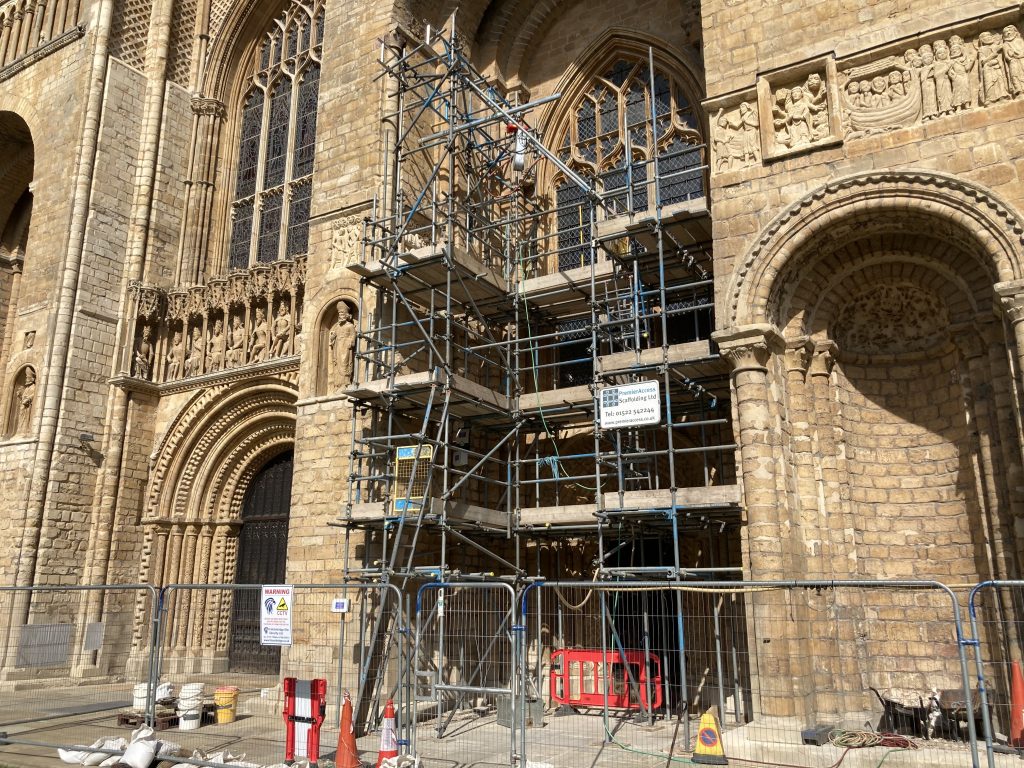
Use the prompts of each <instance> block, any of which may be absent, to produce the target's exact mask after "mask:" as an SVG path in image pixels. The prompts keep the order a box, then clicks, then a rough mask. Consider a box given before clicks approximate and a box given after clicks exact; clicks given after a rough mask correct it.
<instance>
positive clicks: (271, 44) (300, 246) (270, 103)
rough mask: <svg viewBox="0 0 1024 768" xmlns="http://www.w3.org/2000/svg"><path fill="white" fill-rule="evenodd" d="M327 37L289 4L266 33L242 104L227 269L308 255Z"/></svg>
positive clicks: (308, 12) (319, 11) (318, 7)
mask: <svg viewBox="0 0 1024 768" xmlns="http://www.w3.org/2000/svg"><path fill="white" fill-rule="evenodd" d="M323 32H324V9H323V4H322V3H321V2H313V3H312V4H310V5H307V4H304V3H301V2H294V3H292V4H291V5H290V6H289V8H288V9H287V10H286V11H285V12H284V14H282V15H281V17H279V18H278V19H275V20H274V22H273V23H272V24H271V26H270V28H269V29H268V30H267V32H266V33H265V35H264V37H263V40H262V43H261V45H260V48H259V52H258V55H257V57H256V61H255V63H254V67H253V68H254V70H255V71H254V72H253V74H252V76H251V78H250V80H249V83H248V89H247V90H246V92H245V96H244V98H243V100H242V108H241V116H240V117H241V119H240V121H239V123H240V131H239V142H238V164H237V168H236V172H235V178H234V193H233V196H232V203H231V239H230V246H229V248H228V267H229V269H246V268H248V267H249V266H251V265H253V264H256V263H265V262H271V261H276V260H278V259H285V258H286V259H292V258H295V257H296V256H301V255H303V254H305V253H306V249H307V245H308V240H309V212H310V201H311V199H312V177H313V155H314V150H315V146H316V113H317V99H318V97H319V92H320V59H321V53H322V42H323Z"/></svg>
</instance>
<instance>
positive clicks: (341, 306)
mask: <svg viewBox="0 0 1024 768" xmlns="http://www.w3.org/2000/svg"><path fill="white" fill-rule="evenodd" d="M337 310H338V319H337V320H336V321H335V323H334V327H333V328H331V332H330V334H329V336H328V347H329V348H330V350H331V355H330V359H331V363H332V366H331V367H332V369H333V370H332V373H331V383H332V388H333V389H335V390H338V389H341V388H342V387H346V386H348V385H349V384H351V383H352V373H353V370H352V361H353V355H354V353H355V348H356V324H355V321H354V320H353V318H352V310H351V309H349V306H348V303H347V302H345V301H339V302H338V304H337Z"/></svg>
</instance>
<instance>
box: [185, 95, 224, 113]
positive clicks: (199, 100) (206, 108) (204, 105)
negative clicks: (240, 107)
mask: <svg viewBox="0 0 1024 768" xmlns="http://www.w3.org/2000/svg"><path fill="white" fill-rule="evenodd" d="M191 106H192V112H193V114H196V115H210V116H212V117H220V118H223V117H224V116H225V115H226V114H227V107H226V106H225V104H224V102H223V101H220V100H219V99H208V98H206V97H205V96H193V97H192V102H191Z"/></svg>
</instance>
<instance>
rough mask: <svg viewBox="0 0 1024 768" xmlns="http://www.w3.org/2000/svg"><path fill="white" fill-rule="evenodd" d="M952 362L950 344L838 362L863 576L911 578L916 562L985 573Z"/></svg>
mask: <svg viewBox="0 0 1024 768" xmlns="http://www.w3.org/2000/svg"><path fill="white" fill-rule="evenodd" d="M957 368H958V361H957V359H956V355H955V353H950V352H948V351H947V352H946V354H936V355H934V356H931V357H929V359H923V360H914V361H905V362H896V363H893V364H889V365H885V364H882V363H873V364H872V363H867V364H856V363H844V364H841V365H839V366H838V367H837V370H838V371H839V379H840V380H839V383H838V385H837V390H838V393H837V397H838V399H839V403H840V406H841V409H842V414H843V429H844V432H845V434H846V445H847V454H848V455H847V458H848V468H849V473H850V500H851V508H852V512H853V515H852V517H853V520H854V525H855V536H856V543H857V554H858V558H857V564H858V572H859V575H860V576H862V577H866V578H873V577H886V578H913V577H915V576H916V575H918V574H919V573H920V572H921V563H922V562H923V561H927V562H930V563H931V564H932V565H931V572H932V573H933V574H935V576H936V577H938V578H941V579H945V580H948V581H950V582H951V583H962V582H968V581H973V580H974V579H976V578H977V577H978V575H979V574H983V573H984V572H985V569H984V564H983V559H982V558H983V545H984V542H983V540H982V539H981V536H982V533H981V531H979V530H978V526H977V524H976V523H974V522H973V521H975V520H977V519H978V515H979V510H978V502H977V498H976V495H975V494H976V485H975V482H974V478H973V469H972V467H971V466H970V464H971V457H970V443H969V441H968V435H967V429H968V425H967V421H966V416H965V414H964V409H963V388H962V386H961V384H960V382H959V375H958V373H957ZM923 381H927V382H928V383H929V387H928V389H927V391H924V390H922V388H921V387H920V383H921V382H923Z"/></svg>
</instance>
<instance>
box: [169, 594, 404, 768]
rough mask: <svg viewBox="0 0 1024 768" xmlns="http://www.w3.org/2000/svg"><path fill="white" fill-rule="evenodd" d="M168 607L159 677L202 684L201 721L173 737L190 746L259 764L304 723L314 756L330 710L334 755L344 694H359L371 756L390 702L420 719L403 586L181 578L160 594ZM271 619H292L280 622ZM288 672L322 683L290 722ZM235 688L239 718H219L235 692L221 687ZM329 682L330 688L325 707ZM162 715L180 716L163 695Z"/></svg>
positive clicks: (358, 712)
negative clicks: (414, 706)
mask: <svg viewBox="0 0 1024 768" xmlns="http://www.w3.org/2000/svg"><path fill="white" fill-rule="evenodd" d="M271 593H273V594H271ZM285 593H286V594H285ZM282 599H283V600H284V602H283V603H282V602H281V600H282ZM161 606H162V611H161V614H160V616H161V620H160V621H161V626H160V631H159V636H160V638H161V641H160V644H159V646H158V654H157V661H156V663H157V667H158V670H159V675H158V677H159V679H160V681H161V682H169V683H171V684H173V685H174V686H175V687H176V688H178V689H179V690H180V688H181V686H184V685H187V684H201V685H202V686H203V687H204V688H203V695H202V698H203V704H202V711H201V712H200V713H199V715H200V717H199V722H198V726H197V727H195V728H194V729H193V728H189V729H188V730H187V731H186V732H182V730H181V725H182V724H181V722H180V721H179V722H178V723H177V731H178V732H177V734H176V735H175V737H174V741H176V742H177V743H179V744H180V745H181V746H182V747H183V748H184V750H185V751H186V752H195V753H196V754H197V755H207V756H209V755H213V754H216V753H217V752H219V751H224V750H227V751H228V752H230V753H231V754H232V755H235V756H239V755H244V756H245V760H246V761H248V762H251V763H255V764H257V765H272V764H277V763H280V762H281V761H282V760H283V758H284V756H285V753H286V744H287V742H288V741H289V738H288V733H289V730H291V729H294V730H295V731H297V732H298V733H299V734H300V737H299V738H298V739H295V738H294V736H293V740H294V741H296V743H297V745H298V751H297V752H296V754H297V756H299V757H302V756H309V757H312V755H309V754H308V753H307V752H305V750H304V747H305V742H304V741H303V739H304V736H303V734H304V733H305V732H306V731H307V730H308V728H309V727H310V726H311V723H309V722H307V720H310V719H316V717H314V715H320V714H322V715H323V724H322V726H321V727H320V728H319V743H320V745H321V748H320V755H321V756H324V757H326V756H328V755H333V753H334V751H335V746H336V745H337V743H338V730H339V726H340V721H341V712H342V703H343V691H346V690H348V691H350V692H351V695H352V699H353V702H354V710H355V722H356V726H357V727H356V731H357V735H362V738H360V739H358V741H357V744H358V746H359V748H360V749H361V750H362V751H363V752H365V753H372V754H373V755H376V751H377V745H376V743H374V742H373V738H374V737H373V735H372V734H369V732H370V731H371V730H373V729H375V728H376V727H377V725H378V724H379V722H380V719H381V717H382V715H383V710H384V707H385V703H386V701H387V700H388V699H393V700H394V702H395V705H396V708H397V710H398V711H399V712H401V713H402V717H401V722H402V723H404V724H408V723H410V722H411V720H412V718H411V715H410V710H409V706H408V703H407V700H406V697H407V692H408V688H409V686H408V684H407V680H406V679H405V676H406V674H407V673H408V670H409V663H408V649H407V646H406V636H407V633H406V632H405V631H404V627H405V626H407V622H406V620H405V618H404V617H405V611H404V606H403V599H402V595H401V594H400V593H399V591H398V590H397V588H395V587H393V586H388V585H381V584H354V583H353V584H337V585H291V586H288V587H277V588H276V589H275V588H272V587H267V588H266V589H264V587H263V586H261V585H186V584H178V585H173V586H170V587H167V588H165V589H164V590H163V591H162V593H161ZM268 617H269V618H270V619H274V620H282V621H283V622H284V624H283V625H282V624H281V622H280V621H278V622H277V626H274V625H273V624H272V622H271V621H268ZM282 626H283V627H287V628H288V629H282V628H281V627H282ZM268 627H270V629H271V631H272V632H273V633H274V636H273V637H271V638H269V642H268V638H265V637H263V636H262V635H263V632H264V631H265V630H266V629H267V628H268ZM281 632H285V636H282V635H281V634H280V633H281ZM275 638H276V639H275ZM274 642H280V643H281V644H280V645H274V644H270V643H274ZM287 678H294V679H296V680H297V681H317V680H320V681H324V683H322V684H319V686H318V685H314V686H312V689H311V692H312V695H313V701H312V703H311V704H309V705H308V707H307V706H306V705H304V704H302V703H301V701H300V702H298V703H297V704H296V707H295V709H294V710H292V711H293V716H292V719H291V721H290V722H289V720H287V719H286V718H285V716H284V715H283V712H284V711H285V708H286V694H287V692H288V691H287V690H286V688H287V686H286V685H285V684H284V681H285V680H286V679H287ZM227 686H231V687H232V688H236V689H237V694H236V696H237V698H236V699H235V702H234V712H233V714H232V719H233V722H232V723H230V725H229V724H228V723H226V722H221V723H220V724H218V722H217V719H218V714H221V712H220V711H219V710H218V709H217V707H218V706H221V707H223V706H224V705H226V704H229V703H231V701H230V696H229V695H225V696H223V703H218V701H217V700H216V693H217V691H218V689H219V688H223V687H227ZM319 689H324V690H325V691H326V694H325V696H324V698H323V700H322V705H321V701H320V699H318V698H317V696H316V691H317V690H319ZM296 690H297V691H298V692H299V694H300V697H301V694H302V691H304V690H310V687H309V686H306V687H305V688H303V686H302V684H301V682H300V683H299V685H298V686H296ZM178 709H179V712H180V706H179V708H178ZM311 713H312V714H311ZM155 717H156V721H157V723H161V722H162V718H167V722H173V720H174V717H175V714H174V711H173V710H172V709H170V708H166V709H164V708H162V707H161V706H160V703H159V702H157V704H156V708H155ZM225 719H226V718H225V717H224V716H223V714H221V720H222V721H223V720H225ZM406 727H407V726H406ZM403 741H405V742H408V736H406V737H405V738H403Z"/></svg>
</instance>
